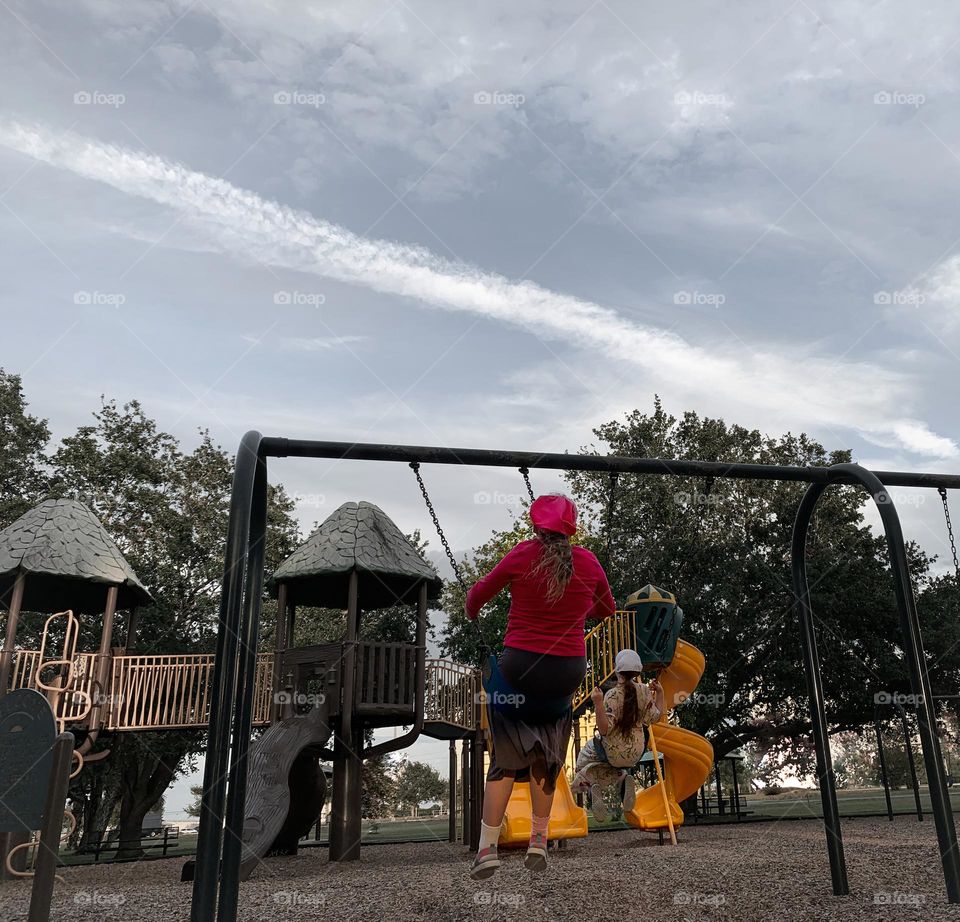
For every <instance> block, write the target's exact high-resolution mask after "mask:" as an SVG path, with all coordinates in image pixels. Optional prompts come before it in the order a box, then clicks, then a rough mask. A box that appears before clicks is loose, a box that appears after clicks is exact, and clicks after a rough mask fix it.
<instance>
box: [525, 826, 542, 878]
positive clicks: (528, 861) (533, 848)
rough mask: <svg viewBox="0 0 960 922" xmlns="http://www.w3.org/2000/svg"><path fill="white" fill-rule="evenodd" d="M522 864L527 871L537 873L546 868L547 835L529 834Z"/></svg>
mask: <svg viewBox="0 0 960 922" xmlns="http://www.w3.org/2000/svg"><path fill="white" fill-rule="evenodd" d="M523 866H524V867H525V868H526V869H527V870H528V871H536V872H537V873H539V872H541V871H545V870H546V869H547V837H546V836H542V835H535V836H530V844H529V845H528V846H527V854H526V856H525V857H524V859H523Z"/></svg>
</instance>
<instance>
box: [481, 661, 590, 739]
mask: <svg viewBox="0 0 960 922" xmlns="http://www.w3.org/2000/svg"><path fill="white" fill-rule="evenodd" d="M483 691H484V693H485V694H486V699H487V707H488V708H490V709H491V710H493V711H496V712H497V713H498V714H503V715H504V716H506V717H508V718H509V719H510V720H514V721H521V720H525V721H529V722H530V723H540V722H547V721H552V720H559V719H560V718H561V717H563V716H564V715H565V714H566V713H567V712H568V711H570V710H571V704H572V702H571V697H570V696H564V697H562V698H542V697H533V696H532V695H528V694H525V693H523V692H519V691H517V690H516V689H515V688H514V687H513V686H512V685H511V684H510V683H509V682H508V681H507V679H506V676H504V674H503V673H502V672H501V671H500V664H499V663H498V662H497V657H496V656H495V655H494V654H493V653H491V654H490V656H489V657H488V658H487V662H486V665H485V666H484V668H483Z"/></svg>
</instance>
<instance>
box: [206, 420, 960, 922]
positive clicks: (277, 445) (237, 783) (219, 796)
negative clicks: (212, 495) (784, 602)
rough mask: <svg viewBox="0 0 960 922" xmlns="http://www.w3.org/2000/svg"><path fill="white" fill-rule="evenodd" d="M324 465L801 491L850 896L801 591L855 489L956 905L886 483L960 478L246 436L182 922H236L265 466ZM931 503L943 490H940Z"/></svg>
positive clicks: (837, 869) (837, 874) (835, 862)
mask: <svg viewBox="0 0 960 922" xmlns="http://www.w3.org/2000/svg"><path fill="white" fill-rule="evenodd" d="M292 457H297V458H326V459H331V460H338V461H388V462H395V463H396V462H401V463H405V464H408V465H411V464H417V465H419V464H455V465H476V466H485V467H515V468H520V469H521V473H524V472H525V471H529V470H530V469H547V470H560V471H593V472H605V473H607V474H609V475H611V477H615V476H616V475H618V474H643V475H651V476H674V477H703V478H706V479H717V478H724V479H743V480H782V481H794V482H801V483H807V484H809V486H808V487H807V490H806V492H805V493H804V495H803V498H802V499H801V501H800V505H799V507H798V509H797V514H796V518H795V521H794V527H793V540H792V548H791V555H792V561H791V571H792V582H793V595H794V606H795V610H796V612H797V616H798V620H799V623H800V629H801V639H802V646H803V658H804V671H805V673H806V679H807V688H808V692H809V697H810V718H811V722H812V725H813V734H814V741H815V745H816V756H817V777H818V780H819V784H820V794H821V799H822V803H823V823H824V830H825V833H826V844H827V852H828V855H829V859H830V872H831V878H832V883H833V892H834V894H836V895H837V896H842V895H845V894H847V893H849V884H848V881H847V869H846V860H845V857H844V850H843V837H842V832H841V828H840V814H839V809H838V806H837V793H836V780H835V777H834V772H833V760H832V757H831V753H830V744H829V735H828V727H827V719H826V713H825V707H824V697H823V683H822V675H821V668H820V659H819V656H818V653H817V643H816V635H815V631H814V620H813V611H812V608H811V605H810V593H809V588H808V585H807V567H806V555H805V549H806V539H807V531H808V528H809V525H810V520H811V517H812V515H813V513H814V510H815V509H816V506H817V502H818V501H819V499H820V497H821V496H822V495H823V493H824V491H825V490H826V489H827V487H829V486H832V485H836V484H845V485H859V486H862V487H863V488H864V489H865V490H866V491H867V492H868V493H869V494H870V496H871V498H872V499H873V501H874V503H875V504H876V507H877V510H878V512H879V514H880V519H881V522H882V524H883V528H884V533H885V535H886V540H887V547H888V551H889V554H890V565H891V571H892V575H893V581H894V594H895V597H896V601H897V608H898V610H899V614H900V626H901V632H902V635H903V637H902V643H903V649H904V653H905V656H906V659H907V664H908V668H909V673H910V680H911V687H912V692H913V694H914V696H915V699H916V701H917V702H918V703H917V710H916V713H917V722H918V725H919V732H920V741H921V745H922V749H923V758H924V765H925V767H926V772H927V779H928V784H929V789H930V800H931V810H932V813H933V816H934V822H935V825H936V832H937V840H938V844H939V850H940V858H941V862H942V864H943V875H944V882H945V884H946V891H947V899H948V901H949V902H951V903H960V851H958V843H957V833H956V829H955V827H954V822H953V811H952V808H951V804H950V797H949V792H948V790H947V784H946V774H945V770H944V765H943V756H942V753H941V749H940V739H939V734H938V731H937V726H936V715H935V712H934V709H933V703H932V702H933V699H932V695H931V689H930V680H929V676H928V673H927V665H926V658H925V653H924V649H923V643H922V640H921V636H920V623H919V619H918V616H917V609H916V603H915V600H914V596H913V589H912V587H911V584H910V578H909V571H908V567H907V555H906V548H905V546H904V539H903V531H902V528H901V525H900V518H899V516H898V514H897V510H896V506H895V505H894V502H893V500H892V498H891V497H890V495H889V493H888V492H887V488H888V487H929V488H933V489H937V490H940V491H944V490H947V489H960V475H956V474H937V473H916V472H904V471H870V470H868V469H866V468H864V467H862V466H860V465H858V464H836V465H832V466H829V467H828V466H822V467H809V466H791V465H769V464H739V463H726V462H711V461H687V460H676V459H660V458H634V457H625V456H620V455H571V454H559V453H556V454H553V453H538V452H529V451H497V450H491V449H477V448H447V447H442V446H415V445H389V444H374V443H357V442H330V441H312V440H307V439H285V438H275V437H265V436H262V435H261V434H260V433H259V432H256V431H250V432H248V433H247V434H246V435H245V436H244V437H243V439H242V441H241V443H240V447H239V450H238V452H237V459H236V467H235V471H234V477H233V488H232V494H231V500H230V520H229V526H228V532H227V544H226V551H225V559H224V579H223V589H222V595H221V600H220V616H219V625H218V632H217V647H216V660H215V665H214V673H213V687H212V693H211V710H210V724H209V736H208V743H207V753H206V764H205V768H204V779H203V797H202V800H201V811H200V817H201V819H200V830H199V837H198V841H197V861H196V876H195V879H194V884H193V900H192V906H191V916H190V918H191V922H211V920H213V919H214V918H216V919H217V922H235V919H236V915H237V903H238V898H239V881H240V877H239V873H240V859H241V850H242V833H243V820H244V807H245V803H244V801H245V796H246V782H247V752H248V749H249V745H250V731H251V717H252V702H253V688H254V669H255V662H256V652H257V641H258V635H259V622H260V608H261V602H262V598H263V565H264V543H265V537H266V525H267V460H268V459H269V458H292ZM941 496H944V493H943V492H941Z"/></svg>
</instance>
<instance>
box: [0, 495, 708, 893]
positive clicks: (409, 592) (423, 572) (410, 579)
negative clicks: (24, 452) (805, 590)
mask: <svg viewBox="0 0 960 922" xmlns="http://www.w3.org/2000/svg"><path fill="white" fill-rule="evenodd" d="M64 514H66V515H67V516H68V518H69V519H70V520H80V521H83V522H84V523H85V533H91V534H97V535H98V537H99V543H100V545H101V546H102V547H107V549H108V550H109V552H110V554H111V555H112V557H113V558H114V559H115V560H117V561H118V568H119V571H122V572H123V573H125V578H126V579H129V580H130V581H131V583H133V582H134V581H135V580H136V577H135V575H134V574H133V571H132V570H131V569H130V568H129V566H128V565H127V564H126V562H125V561H123V559H122V557H121V556H120V552H119V550H118V549H116V547H115V545H113V544H112V542H111V543H110V544H109V545H107V544H106V542H107V541H108V540H109V539H108V538H107V537H106V533H105V532H104V531H103V529H102V526H101V525H100V523H99V522H98V521H97V520H96V518H95V517H94V516H93V514H92V513H91V512H90V511H89V510H88V509H86V507H83V506H82V505H80V504H78V503H75V502H72V501H70V502H67V503H64V502H56V503H48V504H44V505H43V506H41V507H38V509H37V510H33V511H32V512H31V513H28V514H27V516H25V517H24V519H22V520H18V522H15V523H14V524H13V525H12V526H10V528H8V529H6V530H4V532H0V549H3V548H4V547H7V546H8V545H10V544H11V543H12V542H13V541H14V540H16V541H17V542H18V543H19V545H22V550H23V554H22V555H21V557H20V559H19V566H20V567H21V568H22V567H23V566H24V561H25V560H31V559H37V558H38V557H42V556H43V552H44V549H49V547H50V545H51V544H53V543H55V539H57V540H56V543H57V544H58V546H62V548H63V550H62V552H61V556H65V557H67V558H68V559H70V560H82V559H84V558H85V557H90V556H91V555H90V554H89V553H88V549H85V548H84V547H83V542H82V541H80V542H79V546H70V543H69V541H68V540H66V539H65V537H64V534H63V532H62V531H61V530H60V529H59V527H58V523H59V524H62V522H63V519H64ZM24 520H25V521H24ZM30 523H33V524H32V525H31V527H30V528H29V529H27V528H25V524H26V525H29V524H30ZM35 526H36V527H35ZM81 533H83V532H81ZM69 534H70V532H69V530H68V535H69ZM72 534H73V538H74V543H78V541H77V537H76V535H77V531H76V530H73V532H72ZM27 537H29V539H30V540H27ZM97 575H98V576H100V575H102V574H99V573H98V574H97ZM7 577H8V578H12V579H13V585H14V586H17V585H19V586H20V587H21V592H20V595H21V598H22V597H23V590H22V587H23V586H24V584H25V582H26V575H25V574H24V573H22V572H20V573H8V574H7ZM45 578H46V579H48V580H53V581H54V582H55V583H56V584H57V586H58V594H56V595H55V597H56V598H57V599H58V600H63V599H65V594H66V592H68V591H69V590H70V589H71V588H74V587H75V582H74V583H71V582H68V581H69V580H74V581H76V580H77V577H76V575H75V574H73V575H72V574H70V573H64V572H62V568H59V569H58V568H57V567H55V566H54V565H53V564H52V563H48V565H47V568H46V572H45ZM32 579H33V577H31V580H32ZM64 584H65V588H64ZM136 585H139V583H136ZM440 585H441V584H440V580H439V578H438V577H437V575H436V572H435V571H434V570H433V568H432V567H431V566H430V565H429V564H427V563H426V562H424V561H423V559H422V558H421V557H420V556H419V555H418V554H417V553H416V551H415V550H414V549H413V547H412V546H411V545H410V543H409V541H408V540H407V539H406V538H405V537H404V536H403V535H402V533H401V532H400V531H399V529H397V527H396V525H394V523H393V522H392V521H391V520H390V519H389V517H388V516H386V514H385V513H383V511H382V510H380V509H379V508H378V507H377V506H374V505H373V504H371V503H366V502H360V503H346V504H344V505H343V506H341V507H340V508H339V509H337V510H336V511H335V512H334V513H332V514H331V515H330V516H329V517H328V518H327V519H326V520H325V521H324V522H323V523H322V525H321V526H320V527H319V528H318V529H317V531H315V532H314V533H313V534H312V535H311V536H310V537H309V539H308V540H307V541H306V542H305V543H304V544H303V545H301V546H300V547H299V548H298V549H297V550H296V551H295V552H294V553H293V554H292V555H291V556H290V557H289V558H287V560H286V561H284V563H283V564H282V565H281V566H280V567H279V568H278V570H277V571H276V572H275V573H274V574H273V576H272V577H271V579H270V589H271V592H272V593H273V595H274V596H275V597H276V599H277V605H278V608H277V630H276V642H275V649H274V652H273V653H272V654H258V656H257V659H256V666H255V669H256V677H255V682H254V694H253V697H252V700H251V702H250V724H251V726H264V727H265V728H266V729H265V732H263V733H262V734H261V735H260V736H259V738H257V739H256V741H255V742H253V743H252V745H251V747H250V749H249V754H248V766H249V767H248V770H247V777H246V781H245V785H246V798H245V809H244V822H243V833H242V841H241V844H242V858H241V864H240V877H241V879H246V878H247V877H249V876H250V874H251V873H253V871H254V870H255V868H256V867H257V865H258V864H259V862H260V859H261V858H263V857H264V856H265V855H268V854H291V853H295V852H296V850H297V845H298V842H299V840H300V839H301V838H302V837H303V836H304V835H306V833H307V832H308V831H309V829H310V828H311V827H312V826H313V824H314V823H315V821H316V819H317V816H318V814H319V813H320V811H321V809H322V806H323V804H324V800H325V797H326V783H325V779H324V774H323V771H322V770H321V768H320V761H321V760H331V761H332V762H333V764H334V771H333V779H334V785H333V804H332V814H331V834H330V849H329V854H330V858H331V860H335V861H339V860H351V859H355V858H357V857H358V856H359V850H360V817H361V805H360V801H359V796H360V790H361V788H360V772H361V771H362V765H363V762H364V760H365V759H367V758H370V757H371V756H375V755H378V754H381V753H385V752H389V751H393V750H397V749H401V748H404V747H406V746H408V745H410V743H411V742H413V741H414V740H415V739H416V738H417V736H418V735H419V734H420V733H425V734H428V735H431V736H434V737H436V738H439V739H446V740H451V741H454V740H456V739H463V740H464V741H466V743H467V745H465V746H464V749H465V753H466V762H467V766H466V768H467V773H468V775H469V781H468V784H467V786H466V795H467V796H466V797H465V798H464V800H465V804H464V833H463V838H464V841H466V842H472V841H473V840H474V839H475V838H476V835H477V832H478V830H479V811H480V806H481V804H480V797H481V791H482V772H483V765H484V752H485V748H486V747H485V738H484V733H483V726H484V721H483V717H484V715H485V708H484V707H483V698H482V691H481V680H480V675H479V670H476V669H474V668H472V667H468V666H464V665H462V664H458V663H455V662H453V661H449V660H429V661H428V660H427V659H426V657H425V632H426V618H427V605H428V603H429V601H430V600H431V599H434V598H436V596H437V594H438V592H439V588H440ZM114 595H116V587H113V586H109V587H108V588H107V590H106V596H105V599H104V607H105V611H106V613H110V611H111V610H110V606H109V604H108V602H109V599H110V598H111V597H112V596H114ZM635 595H637V596H643V599H642V600H639V599H638V600H637V601H636V603H635V604H633V605H631V610H628V611H622V612H617V613H616V614H615V615H614V616H613V617H612V618H610V619H607V620H605V621H603V622H602V623H600V624H598V625H597V626H596V627H594V628H593V629H592V630H591V631H590V632H589V633H588V635H587V637H586V644H587V648H588V651H589V664H590V670H589V674H588V675H587V676H586V677H585V679H584V682H583V684H582V685H581V687H580V688H579V689H578V691H577V694H576V697H575V699H574V702H573V707H574V712H575V714H576V715H577V716H578V717H583V716H584V715H585V713H586V712H587V710H588V708H590V706H591V703H590V691H591V689H592V688H593V685H594V684H595V683H603V682H606V681H608V680H610V679H611V678H612V677H613V661H614V657H615V654H616V652H617V650H618V649H621V648H622V647H626V646H630V647H637V648H639V649H641V650H643V651H644V655H645V656H646V657H647V659H648V661H650V662H652V663H654V665H657V666H661V667H669V666H670V661H671V660H674V659H675V658H674V650H675V649H677V650H678V651H679V652H680V653H681V654H682V655H680V656H678V657H677V658H676V659H675V662H676V663H677V664H680V663H681V662H686V661H687V660H686V658H685V657H687V656H688V653H687V651H692V652H693V660H692V661H693V662H694V664H695V665H694V667H693V669H692V671H691V669H690V668H689V667H687V668H683V669H679V667H678V669H679V671H677V672H676V673H675V679H676V681H674V678H669V676H670V675H671V674H670V672H669V670H668V672H667V673H665V674H664V681H665V682H666V684H667V687H668V689H669V692H670V694H671V695H677V694H680V689H681V686H684V687H685V688H686V689H687V691H689V690H692V688H693V687H694V685H695V684H696V681H697V680H698V678H699V675H700V672H702V669H703V658H702V656H700V655H699V653H698V651H695V649H694V648H693V647H690V646H689V645H688V644H682V643H681V644H680V646H679V647H678V645H677V634H678V633H679V629H680V625H681V622H682V616H681V613H680V611H679V608H678V607H677V606H676V602H675V599H673V597H672V596H670V595H669V594H661V593H660V592H659V591H657V590H654V589H652V587H647V589H646V590H643V591H641V592H640V593H637V594H635ZM30 598H32V599H36V598H37V596H36V594H34V595H33V596H31V597H30ZM141 598H142V596H141ZM34 604H36V603H34ZM89 604H90V605H93V606H95V605H96V602H95V601H94V602H92V603H89ZM405 604H406V605H408V606H409V607H411V608H412V609H413V610H414V612H415V619H414V623H413V625H412V631H411V633H412V634H413V635H414V640H413V642H412V643H388V642H382V641H375V640H369V639H361V626H362V618H363V612H365V611H371V610H373V609H375V608H377V607H383V606H396V605H401V606H403V605H405ZM304 606H308V607H320V608H327V609H335V610H341V611H344V612H345V613H346V620H345V633H344V637H343V640H342V641H340V642H335V643H324V644H315V645H309V646H303V645H300V646H298V645H296V643H295V642H294V637H295V633H296V618H297V610H298V608H302V607H304ZM88 607H89V605H88ZM113 613H115V608H114V609H113ZM12 623H13V621H12V620H11V621H8V626H9V625H10V624H12ZM130 624H131V621H128V637H127V646H126V647H125V648H123V650H122V651H121V650H116V649H112V648H111V649H109V651H108V652H107V653H97V654H89V653H78V652H77V650H76V646H77V637H78V634H79V623H78V621H77V619H76V618H75V616H74V614H73V612H72V611H71V610H69V609H68V610H67V611H65V612H60V613H55V614H52V615H50V616H49V617H48V618H47V619H46V622H45V624H44V631H43V637H42V641H41V644H40V649H39V650H24V649H12V650H11V655H10V656H9V657H8V660H9V664H10V666H9V680H8V687H9V688H11V689H17V690H20V689H27V688H30V687H33V688H36V689H37V690H38V691H40V692H42V693H43V695H44V696H45V700H46V702H48V705H47V706H49V707H51V708H52V711H51V713H53V714H55V715H56V722H57V723H58V724H59V726H60V728H61V729H63V727H65V726H68V725H69V726H70V727H71V728H72V729H73V730H74V731H76V732H77V734H78V736H79V737H80V738H81V739H83V740H91V741H93V740H95V739H96V738H97V736H98V734H100V733H102V732H105V733H116V732H124V731H136V730H174V729H185V728H200V727H203V726H205V725H206V723H207V721H208V719H209V708H210V703H211V701H212V696H211V693H210V685H211V681H210V679H211V673H212V668H213V665H214V663H213V658H212V657H210V656H202V655H178V654H163V655H159V656H151V655H143V654H130V653H128V652H126V650H127V649H128V648H129V643H130V641H131V640H132V637H131V636H130ZM111 627H112V625H111ZM9 633H10V636H11V641H12V640H13V639H14V634H13V632H12V631H10V632H9ZM54 634H57V635H58V639H59V635H62V640H60V642H59V643H54V640H53V637H54ZM53 646H58V647H59V649H58V650H57V652H55V653H54V652H52V648H53ZM698 656H699V666H697V665H696V662H697V659H696V658H697V657H698ZM698 669H699V671H697V670H698ZM694 673H695V674H694ZM18 693H19V691H18ZM42 700H44V699H43V698H42ZM671 700H673V699H671ZM663 720H664V723H663V724H662V732H663V733H665V734H666V736H665V739H666V740H667V743H666V746H665V749H664V757H665V766H666V769H667V781H666V784H667V785H668V786H669V796H662V792H658V791H654V790H652V789H651V790H648V791H646V792H645V793H644V796H645V797H648V798H650V803H649V804H647V803H645V802H641V803H640V804H638V812H637V813H636V816H635V817H628V819H629V821H630V822H632V823H633V824H634V825H636V826H638V827H639V828H645V829H659V828H662V827H664V826H665V825H670V824H675V825H679V824H680V823H681V822H682V813H679V816H677V815H668V811H667V805H668V803H672V805H673V811H675V812H678V811H679V806H678V805H677V803H676V797H678V796H679V797H683V796H685V794H684V793H683V791H685V785H686V782H687V779H688V778H689V777H692V775H691V772H690V768H691V766H690V765H689V764H687V763H688V761H689V760H686V757H685V754H684V752H683V749H682V747H678V746H676V745H673V744H672V743H671V742H670V740H672V738H673V737H672V736H671V733H672V730H671V729H669V728H668V727H667V724H666V722H665V721H666V714H664V718H663ZM384 726H409V727H410V729H409V730H408V731H407V732H406V733H404V734H402V735H401V736H399V737H397V738H395V739H393V740H390V741H388V742H385V743H381V744H379V745H377V746H372V747H367V748H365V741H364V736H365V733H366V732H367V731H369V730H371V729H376V728H380V727H384ZM673 729H677V730H678V729H679V728H673ZM682 732H685V731H681V733H682ZM331 738H334V739H335V742H334V744H333V746H332V749H331V748H330V747H329V743H330V740H331ZM71 739H72V737H71ZM696 739H697V740H699V742H700V744H701V747H702V748H703V750H704V751H705V752H707V753H708V755H709V753H710V752H711V750H710V746H709V743H707V742H706V741H705V740H703V739H702V738H700V737H697V738H696ZM71 749H73V747H72V746H71ZM89 749H90V747H89V746H83V745H81V746H79V747H77V749H76V750H73V757H74V761H75V763H76V769H75V771H74V774H76V773H78V772H79V771H80V770H82V767H83V765H84V758H83V755H82V753H83V752H84V751H89ZM108 753H109V750H107V754H108ZM102 757H104V754H103V753H101V752H94V753H93V754H92V756H91V759H98V758H102ZM707 771H709V764H708V765H707V767H706V769H703V770H701V769H699V768H696V769H695V771H694V774H696V773H698V772H699V776H700V777H698V778H697V781H696V783H697V785H699V784H700V783H702V781H703V779H704V778H705V776H706V772H707ZM452 774H455V772H454V773H452ZM651 795H652V796H651ZM525 800H527V801H528V800H529V793H528V789H527V786H526V785H523V784H518V785H517V786H516V790H515V798H514V800H513V801H512V802H511V805H510V808H509V809H508V812H507V818H506V820H505V822H504V827H503V834H502V837H501V841H502V842H503V843H504V844H514V843H518V842H521V841H522V842H526V840H527V838H528V837H529V812H530V811H529V805H528V804H526V805H525ZM586 834H587V816H586V812H585V811H584V810H583V809H582V808H581V807H580V806H578V805H577V804H576V802H575V801H574V799H573V796H572V794H571V792H570V788H569V784H568V782H567V778H566V776H563V777H562V779H561V781H560V790H559V795H558V797H557V798H556V799H555V803H554V810H553V815H552V818H551V826H550V838H552V839H564V838H572V837H580V836H584V835H586ZM10 847H11V848H12V849H13V851H16V850H17V849H22V848H23V846H22V845H15V844H13V843H11V844H10ZM195 873H196V863H195V862H194V861H188V862H187V863H186V865H185V867H184V871H183V877H184V879H193V878H194V876H195Z"/></svg>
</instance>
